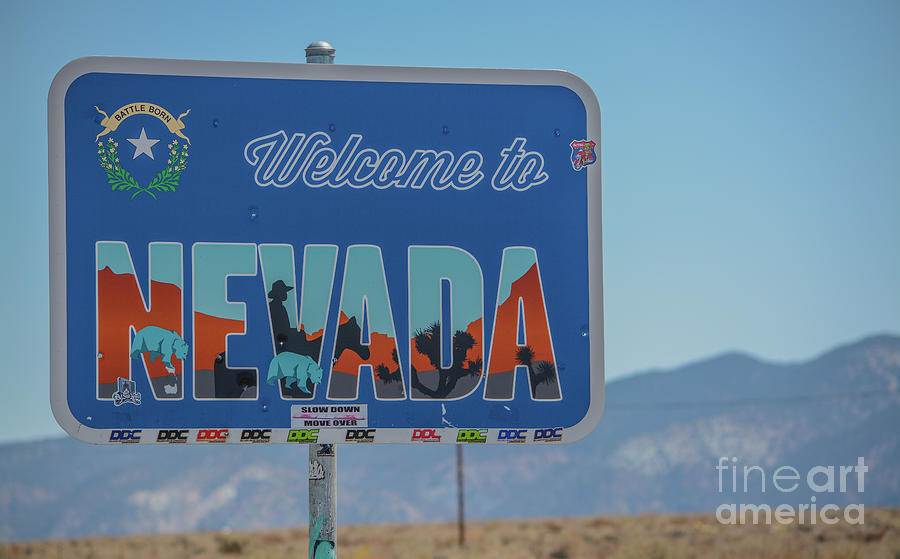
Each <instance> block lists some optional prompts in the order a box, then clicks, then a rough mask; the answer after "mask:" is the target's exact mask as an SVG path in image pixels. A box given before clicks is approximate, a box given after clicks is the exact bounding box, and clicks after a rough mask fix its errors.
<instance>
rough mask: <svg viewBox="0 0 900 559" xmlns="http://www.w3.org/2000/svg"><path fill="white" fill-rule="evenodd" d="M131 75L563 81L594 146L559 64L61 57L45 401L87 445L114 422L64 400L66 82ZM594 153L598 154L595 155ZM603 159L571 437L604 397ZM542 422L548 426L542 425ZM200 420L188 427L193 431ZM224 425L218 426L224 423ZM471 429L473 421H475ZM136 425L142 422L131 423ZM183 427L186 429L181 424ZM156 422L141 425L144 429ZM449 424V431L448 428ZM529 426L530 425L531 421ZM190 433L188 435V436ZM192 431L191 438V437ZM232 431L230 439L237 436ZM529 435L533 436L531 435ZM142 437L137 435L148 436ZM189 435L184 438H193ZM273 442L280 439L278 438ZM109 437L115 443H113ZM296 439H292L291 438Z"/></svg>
mask: <svg viewBox="0 0 900 559" xmlns="http://www.w3.org/2000/svg"><path fill="white" fill-rule="evenodd" d="M93 72H101V73H118V74H137V75H169V76H196V77H226V78H269V79H296V80H335V81H371V82H388V83H453V84H494V85H546V86H562V87H565V88H567V89H569V90H570V91H572V92H573V93H575V94H576V95H577V96H578V97H579V98H580V99H581V102H582V103H583V104H584V107H585V111H586V114H587V139H591V140H593V141H595V142H597V147H598V154H602V149H599V148H600V144H601V136H600V105H599V104H598V102H597V97H596V95H595V94H594V92H593V90H591V88H590V86H588V85H587V83H585V81H584V80H582V79H581V78H579V77H578V76H575V75H574V74H571V73H569V72H565V71H562V70H506V69H503V70H501V69H475V68H421V67H400V66H350V65H343V64H284V63H268V62H224V61H202V60H174V59H152V58H121V57H104V56H92V57H85V58H78V59H75V60H73V61H72V62H70V63H68V64H66V65H65V66H64V67H63V68H62V69H61V70H60V71H59V72H58V73H57V74H56V77H55V78H54V79H53V83H52V84H51V86H50V92H49V95H48V97H47V125H48V148H49V157H48V171H49V218H50V231H49V234H50V407H51V409H52V411H53V416H54V417H55V418H56V421H57V423H59V425H60V426H61V427H62V428H63V429H64V430H65V431H66V432H67V433H68V434H69V435H71V436H72V437H74V438H76V439H79V440H81V441H84V442H88V443H93V444H110V441H109V436H110V432H111V431H112V429H95V428H93V427H89V426H87V425H84V424H82V423H81V422H79V421H78V420H77V419H76V418H75V416H74V415H73V414H72V412H71V410H70V409H69V405H68V400H67V393H68V390H67V371H66V367H67V355H68V352H67V349H68V348H67V341H68V328H67V307H66V304H67V300H66V295H67V294H66V183H65V177H66V173H65V170H66V161H65V97H66V93H67V92H68V90H69V86H70V85H72V83H73V82H74V81H75V80H76V79H78V78H79V77H81V76H83V75H85V74H89V73H93ZM598 159H599V157H598ZM601 165H602V162H601V161H598V162H597V164H596V165H591V166H589V167H585V168H584V172H586V173H587V188H588V192H587V204H588V208H587V214H588V288H589V320H590V332H589V335H590V367H591V370H590V386H591V400H590V406H589V407H588V411H587V413H586V414H585V416H584V417H583V418H582V419H581V420H580V421H579V422H578V423H577V424H575V425H574V426H572V427H570V428H567V429H564V434H563V437H562V442H574V441H577V440H579V439H581V438H583V437H585V436H586V435H587V434H588V433H590V432H591V430H593V429H594V427H596V425H597V423H598V422H599V421H600V416H601V415H602V414H603V408H604V400H605V390H604V388H605V386H604V385H605V377H604V348H603V262H602V261H603V258H602V231H601V216H602V207H601V181H600V179H601V169H602V167H601ZM545 427H546V428H553V427H554V426H553V425H547V426H545ZM202 428H204V427H203V426H198V427H194V428H190V431H191V434H193V433H194V432H195V431H196V430H197V429H202ZM223 428H224V427H223ZM244 428H253V426H250V425H241V426H234V427H229V429H230V430H231V431H235V430H240V429H244ZM473 428H476V427H473ZM135 429H140V428H135ZM182 429H187V428H186V427H182ZM156 430H157V429H156V428H151V429H148V428H143V431H146V432H147V435H149V434H150V433H151V432H153V431H156ZM413 430H414V429H412V428H379V429H377V433H376V439H375V442H378V443H409V442H410V439H411V437H412V433H413ZM435 430H436V431H437V432H439V433H440V434H441V435H442V436H441V441H440V443H438V444H443V443H456V437H455V436H454V435H455V434H456V433H457V431H458V430H457V429H446V428H438V429H435ZM289 431H290V429H281V428H273V429H272V434H273V439H274V435H275V434H276V433H277V434H279V435H280V434H282V432H284V435H285V437H284V439H286V438H287V433H288V432H289ZM451 431H452V433H451ZM528 431H532V432H533V431H535V429H534V428H529V429H528ZM319 432H320V437H319V442H325V443H337V442H344V441H343V439H342V438H341V437H339V436H338V435H339V434H342V433H344V432H345V429H321V430H320V431H319ZM498 432H499V429H495V428H491V429H488V434H489V435H491V434H493V436H492V437H491V436H489V437H488V441H487V442H488V443H505V441H499V440H497V439H498V437H497V433H498ZM189 438H190V437H189ZM193 438H196V437H193ZM235 438H236V437H229V439H230V440H229V442H232V443H237V442H239V441H237V440H234V439H235ZM529 438H530V439H531V437H529ZM150 439H151V437H147V440H146V441H145V439H144V438H143V437H142V439H141V441H142V442H148V443H149V442H155V440H153V441H151V440H150ZM193 442H195V441H190V440H189V441H188V443H193ZM272 442H286V440H285V441H282V440H278V441H275V440H273V441H272ZM112 444H115V443H112ZM295 444H296V443H295Z"/></svg>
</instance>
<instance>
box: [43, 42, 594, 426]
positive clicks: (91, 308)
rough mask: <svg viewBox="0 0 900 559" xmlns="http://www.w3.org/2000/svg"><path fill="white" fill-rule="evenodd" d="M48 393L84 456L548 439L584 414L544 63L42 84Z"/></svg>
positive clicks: (69, 76) (590, 350) (585, 291)
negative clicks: (144, 449) (46, 89)
mask: <svg viewBox="0 0 900 559" xmlns="http://www.w3.org/2000/svg"><path fill="white" fill-rule="evenodd" d="M49 121H50V205H51V262H52V265H51V308H52V327H51V369H52V371H51V400H52V404H53V411H54V414H55V415H56V417H57V419H58V421H59V422H60V424H61V425H62V426H63V427H64V428H65V429H66V430H67V431H68V432H69V433H71V434H72V435H73V436H75V437H77V438H79V439H82V440H85V441H89V442H94V443H114V444H123V443H141V444H144V443H167V444H170V443H238V444H239V443H270V442H297V443H310V442H320V443H338V442H347V443H367V442H375V443H382V442H384V443H397V442H407V443H409V442H443V443H485V442H487V443H520V442H522V443H540V442H556V441H571V440H576V439H578V438H580V437H582V436H584V434H586V433H587V432H588V431H590V429H591V428H593V426H594V425H595V424H596V422H597V421H598V419H599V416H600V413H601V411H602V405H603V346H602V341H603V330H602V292H601V253H600V251H601V244H600V166H599V164H597V161H598V160H599V155H600V150H599V141H600V128H599V127H600V116H599V109H598V106H597V101H596V98H595V97H594V94H593V93H592V92H591V90H590V88H589V87H588V86H587V85H586V84H585V83H584V82H582V81H581V80H580V79H578V78H577V77H575V76H572V75H571V74H567V73H565V72H558V71H519V70H458V69H428V68H378V67H354V66H330V65H328V66H326V65H272V64H252V63H216V62H191V61H171V60H169V61H162V60H137V59H121V58H89V59H80V60H76V61H74V62H72V63H71V64H69V65H67V66H66V67H65V68H63V69H62V70H61V71H60V73H59V74H58V75H57V78H56V80H55V81H54V83H53V86H52V88H51V91H50V100H49Z"/></svg>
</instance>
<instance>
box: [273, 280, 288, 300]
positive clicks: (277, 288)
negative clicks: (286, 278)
mask: <svg viewBox="0 0 900 559" xmlns="http://www.w3.org/2000/svg"><path fill="white" fill-rule="evenodd" d="M292 289H294V288H293V287H291V286H289V285H286V284H285V283H284V282H283V281H281V280H275V283H273V284H272V290H271V291H269V295H268V297H269V299H278V300H281V301H284V300H285V299H287V292H288V291H290V290H292Z"/></svg>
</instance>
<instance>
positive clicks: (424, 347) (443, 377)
mask: <svg viewBox="0 0 900 559" xmlns="http://www.w3.org/2000/svg"><path fill="white" fill-rule="evenodd" d="M414 340H415V344H416V351H418V352H419V353H421V354H422V355H425V356H426V357H428V361H430V362H431V365H432V366H433V367H434V368H435V369H436V370H437V372H438V383H437V387H436V388H434V389H431V388H429V387H427V386H425V385H424V384H422V382H421V381H420V380H419V373H418V371H416V368H415V367H413V366H412V364H410V373H411V374H410V380H411V383H412V386H413V387H414V388H415V389H416V390H418V391H419V392H421V393H422V394H425V395H426V396H429V397H431V398H446V397H447V396H449V395H450V393H451V392H453V389H454V388H456V383H458V382H459V380H460V379H462V378H463V377H466V376H475V375H480V374H481V367H482V361H481V359H480V358H479V359H476V360H475V361H470V360H468V359H466V352H467V351H469V350H470V349H471V348H473V347H474V346H475V338H473V337H472V335H471V334H469V333H468V332H466V331H465V330H457V331H456V333H455V334H453V365H451V366H450V367H448V368H444V367H441V323H440V322H434V323H432V324H431V325H429V326H428V327H427V328H425V329H423V330H417V331H416V334H415V337H414Z"/></svg>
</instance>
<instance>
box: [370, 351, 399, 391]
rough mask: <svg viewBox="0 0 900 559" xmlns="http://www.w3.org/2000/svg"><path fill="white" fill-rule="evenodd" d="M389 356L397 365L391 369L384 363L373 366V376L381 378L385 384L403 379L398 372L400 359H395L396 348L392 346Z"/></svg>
mask: <svg viewBox="0 0 900 559" xmlns="http://www.w3.org/2000/svg"><path fill="white" fill-rule="evenodd" d="M391 358H392V359H393V360H394V365H396V366H397V368H396V369H394V370H393V371H391V370H390V369H388V367H387V365H385V364H384V363H382V364H380V365H378V366H377V367H376V368H375V376H376V377H377V378H378V380H383V381H384V382H386V383H387V384H391V383H394V382H400V381H401V380H402V379H403V376H402V375H401V374H400V360H399V359H397V348H394V350H393V351H392V352H391Z"/></svg>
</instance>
